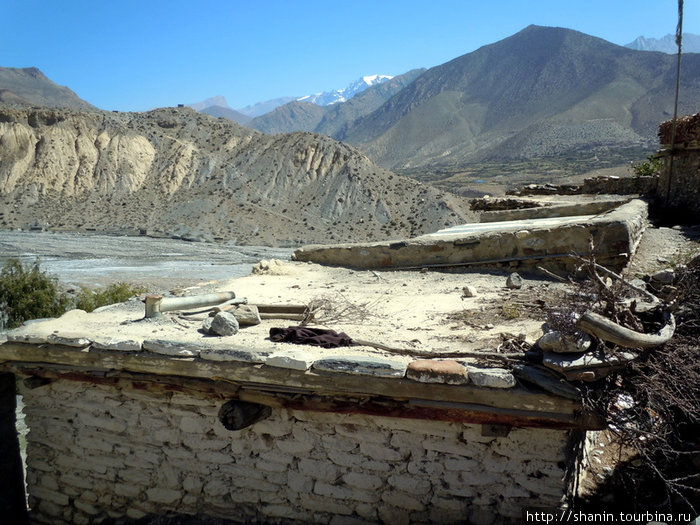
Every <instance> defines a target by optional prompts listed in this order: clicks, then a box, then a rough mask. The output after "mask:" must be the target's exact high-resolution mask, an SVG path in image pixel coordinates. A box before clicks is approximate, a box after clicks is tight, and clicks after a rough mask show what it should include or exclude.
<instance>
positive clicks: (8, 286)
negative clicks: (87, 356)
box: [0, 259, 146, 329]
mask: <svg viewBox="0 0 700 525" xmlns="http://www.w3.org/2000/svg"><path fill="white" fill-rule="evenodd" d="M145 291H146V290H145V289H144V288H142V287H139V286H134V285H131V284H128V283H115V284H111V285H109V286H107V287H106V288H104V289H102V290H97V291H95V290H91V289H90V288H87V287H82V288H81V290H80V292H79V293H78V295H77V297H73V296H72V295H71V294H69V293H67V292H65V291H64V290H62V289H61V287H60V286H59V284H58V279H56V278H55V277H53V276H51V275H49V274H47V273H46V272H44V271H43V270H42V269H41V267H40V265H39V263H38V262H34V263H33V264H31V265H25V264H23V263H22V262H21V261H20V260H18V259H10V260H9V261H7V262H6V263H5V265H4V266H3V268H2V270H1V271H0V329H3V328H16V327H18V326H20V325H21V324H22V323H24V322H25V321H28V320H30V319H41V318H44V317H57V316H60V315H61V314H63V313H64V312H65V311H66V310H68V309H70V308H80V309H81V310H85V311H86V312H92V311H93V310H94V309H96V308H99V307H100V306H105V305H108V304H114V303H120V302H123V301H125V300H127V299H129V298H130V297H132V296H134V295H136V294H139V293H143V292H145Z"/></svg>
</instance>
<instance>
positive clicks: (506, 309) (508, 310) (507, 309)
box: [501, 303, 520, 321]
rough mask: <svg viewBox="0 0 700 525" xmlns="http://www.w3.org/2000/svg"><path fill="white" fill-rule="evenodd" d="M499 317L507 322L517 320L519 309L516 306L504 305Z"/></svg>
mask: <svg viewBox="0 0 700 525" xmlns="http://www.w3.org/2000/svg"><path fill="white" fill-rule="evenodd" d="M501 315H502V316H503V317H504V318H505V319H507V320H509V321H512V320H513V319H518V318H519V317H520V308H518V306H517V305H514V304H511V303H506V304H504V305H503V306H502V307H501Z"/></svg>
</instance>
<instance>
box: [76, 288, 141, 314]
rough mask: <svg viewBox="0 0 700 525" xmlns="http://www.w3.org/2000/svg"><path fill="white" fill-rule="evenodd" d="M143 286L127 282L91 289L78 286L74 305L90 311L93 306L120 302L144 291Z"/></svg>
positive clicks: (97, 306)
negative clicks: (101, 288) (78, 290)
mask: <svg viewBox="0 0 700 525" xmlns="http://www.w3.org/2000/svg"><path fill="white" fill-rule="evenodd" d="M145 291H146V289H145V288H142V287H140V286H133V285H131V284H128V283H114V284H110V285H109V286H107V288H105V289H103V290H91V289H90V288H87V287H85V286H82V287H81V288H80V292H79V293H78V297H77V298H76V300H75V307H76V308H79V309H81V310H85V311H86V312H92V311H93V310H94V309H95V308H99V307H100V306H106V305H108V304H114V303H121V302H124V301H126V300H127V299H129V298H130V297H133V296H134V295H137V294H140V293H144V292H145Z"/></svg>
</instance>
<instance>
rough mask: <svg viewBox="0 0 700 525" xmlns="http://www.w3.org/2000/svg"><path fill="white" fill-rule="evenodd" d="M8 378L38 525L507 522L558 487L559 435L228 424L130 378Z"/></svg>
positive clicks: (555, 497)
mask: <svg viewBox="0 0 700 525" xmlns="http://www.w3.org/2000/svg"><path fill="white" fill-rule="evenodd" d="M18 384H19V386H20V392H21V394H22V395H23V396H24V401H25V413H26V422H27V425H28V427H29V429H30V432H29V435H28V438H27V442H28V465H27V485H28V487H29V505H30V508H31V516H32V519H33V520H34V521H35V522H37V523H48V524H52V525H53V524H59V523H76V524H87V523H98V522H100V521H102V520H103V519H106V518H113V519H133V520H136V519H140V518H143V517H145V516H149V515H159V516H168V515H179V516H183V515H184V516H197V517H198V518H223V519H228V520H232V521H240V522H251V521H259V522H264V523H282V522H284V523H290V522H291V523H294V522H298V523H302V522H303V523H331V524H334V525H340V524H354V523H378V522H384V523H392V524H401V523H417V522H421V523H425V522H432V523H464V522H465V521H466V520H469V521H470V522H471V523H475V524H484V525H490V524H493V523H508V522H511V521H512V522H516V523H517V522H519V520H520V517H521V512H522V509H523V507H525V506H527V505H531V504H533V502H536V504H537V505H538V506H540V507H541V506H550V507H556V506H558V505H559V504H560V503H561V500H562V497H563V495H565V494H566V492H567V484H566V482H565V469H564V467H565V462H566V450H567V449H568V448H569V447H567V443H568V440H569V437H570V433H569V432H568V431H565V430H548V429H536V428H528V429H521V428H513V429H512V430H511V431H510V433H509V434H508V435H507V437H486V436H483V435H482V427H481V425H473V424H461V423H453V422H441V421H425V420H411V419H401V418H391V417H383V416H365V415H359V414H337V413H321V412H310V411H297V410H287V409H281V408H273V409H272V415H271V417H270V418H268V419H264V420H262V421H259V422H258V423H255V424H254V425H252V426H251V427H248V428H246V429H244V430H240V431H229V430H226V429H225V428H224V427H223V425H222V424H221V423H220V422H219V419H218V417H217V414H218V411H219V408H220V406H221V405H222V404H223V402H225V401H226V399H223V398H222V397H218V398H216V397H214V396H209V397H207V396H206V395H204V394H201V393H199V394H192V393H183V392H177V391H169V392H166V393H164V391H163V390H162V389H161V390H160V391H159V392H154V391H152V390H149V389H148V388H144V386H143V385H144V384H143V383H139V382H134V381H119V382H116V383H114V384H97V383H90V382H81V381H75V380H69V379H58V380H54V381H52V382H49V383H48V384H43V385H42V386H38V387H37V386H36V383H29V386H27V385H25V384H24V383H23V382H22V381H21V380H20V381H18ZM30 386H31V387H34V388H30ZM166 390H167V387H166Z"/></svg>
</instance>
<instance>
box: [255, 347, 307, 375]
mask: <svg viewBox="0 0 700 525" xmlns="http://www.w3.org/2000/svg"><path fill="white" fill-rule="evenodd" d="M313 362H314V356H313V355H312V354H311V353H310V352H307V351H305V350H298V349H292V348H290V349H284V350H277V351H275V352H273V353H272V354H270V355H269V356H268V357H267V359H265V364H266V365H267V366H274V367H277V368H287V369H290V370H308V369H309V368H311V365H312V364H313Z"/></svg>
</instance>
